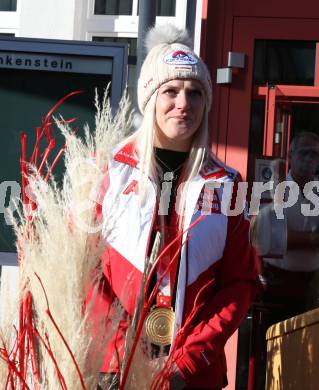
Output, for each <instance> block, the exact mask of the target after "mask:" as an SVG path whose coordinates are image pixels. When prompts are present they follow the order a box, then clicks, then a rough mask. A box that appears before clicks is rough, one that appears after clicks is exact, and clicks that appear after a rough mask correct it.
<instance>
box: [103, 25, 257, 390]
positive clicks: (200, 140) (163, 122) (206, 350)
mask: <svg viewBox="0 0 319 390" xmlns="http://www.w3.org/2000/svg"><path fill="white" fill-rule="evenodd" d="M147 47H148V55H147V57H146V59H145V62H144V64H143V66H142V69H141V73H140V78H139V81H138V87H137V94H138V102H139V108H140V110H141V112H142V114H143V121H142V124H141V127H140V129H139V130H138V131H136V133H134V134H133V135H132V136H131V137H130V138H129V139H127V140H125V141H124V142H123V143H122V144H121V145H120V146H119V147H118V148H117V150H116V151H115V152H114V155H113V158H112V160H111V161H110V163H109V166H108V178H107V186H106V188H105V195H104V200H103V204H102V218H104V219H105V220H106V221H107V220H108V219H109V217H110V213H112V212H113V213H114V205H115V206H116V207H115V208H116V217H115V218H113V219H114V220H115V222H114V229H113V234H112V240H110V241H109V242H108V244H107V248H106V250H105V254H104V256H103V259H102V267H103V270H104V277H105V281H104V285H103V286H104V287H103V290H100V296H101V299H102V300H103V302H104V304H105V306H104V307H109V306H110V304H111V303H112V302H113V300H114V299H117V300H118V301H119V302H120V304H121V306H122V307H123V311H124V314H125V315H124V318H125V319H124V320H123V321H121V323H120V326H119V327H118V330H117V332H116V333H115V335H114V337H113V339H112V341H111V342H110V343H109V344H108V347H107V350H106V353H105V359H104V364H103V367H102V369H101V372H102V373H106V374H107V375H104V376H103V375H102V377H101V378H104V380H105V382H109V381H110V378H111V379H112V380H113V383H115V382H116V381H114V379H115V378H118V377H119V374H117V373H118V372H119V371H120V370H121V368H122V367H123V360H126V363H127V360H128V359H127V351H125V344H124V343H125V335H126V332H127V328H128V327H129V326H130V325H131V322H132V319H133V318H134V321H137V329H139V324H140V322H143V326H144V330H143V336H141V337H144V338H146V341H147V342H148V343H149V344H150V345H151V346H152V348H153V351H152V354H151V358H156V357H157V356H158V353H159V350H160V351H161V352H160V353H161V354H164V356H165V355H167V357H166V359H165V360H166V362H167V364H166V365H165V367H164V369H163V375H162V377H163V378H164V377H165V378H166V379H167V381H168V382H169V383H170V387H171V388H172V389H182V388H185V389H192V388H196V389H221V388H222V387H223V386H225V385H226V384H227V376H226V360H225V354H224V345H225V343H226V341H227V339H228V338H229V337H230V336H231V334H232V333H233V332H234V331H235V330H236V329H237V328H238V326H239V324H240V322H241V320H242V319H243V318H244V316H245V315H246V312H247V310H248V309H249V306H250V304H251V302H252V299H253V296H254V290H255V280H256V271H255V260H254V252H253V251H252V249H251V247H250V245H249V242H248V230H249V223H248V221H247V220H246V219H245V218H244V216H243V215H242V214H240V215H237V216H227V215H226V214H225V213H223V212H222V209H221V199H222V193H223V188H222V187H223V184H224V183H226V182H235V183H236V182H237V181H238V178H237V173H236V171H234V170H233V169H230V168H228V167H226V166H224V165H222V164H221V163H220V162H218V161H217V160H216V159H214V157H213V156H212V154H211V152H210V146H209V129H208V120H207V118H208V112H209V110H210V107H211V103H212V93H211V79H210V75H209V72H208V70H207V67H206V65H205V64H204V63H203V61H202V60H201V59H200V58H199V57H198V56H197V55H196V54H195V53H194V52H193V50H192V49H191V48H190V46H189V41H188V37H187V34H186V33H185V32H184V31H179V30H177V29H176V28H174V27H172V26H164V27H162V28H154V29H152V30H151V31H150V32H149V34H148V38H147ZM216 184H217V185H216ZM213 187H214V188H213ZM215 187H216V188H215ZM112 210H113V211H112ZM113 217H114V215H113ZM157 232H159V233H160V237H161V243H160V248H159V252H158V253H159V255H158V261H156V262H155V265H154V266H153V267H147V266H146V264H147V263H148V261H149V257H150V255H151V252H152V247H153V244H154V241H155V237H156V236H158V235H156V233H157ZM183 232H184V234H183ZM169 244H171V245H170V246H169V247H168V245H169ZM165 248H166V249H165ZM163 251H164V253H163ZM150 269H151V271H150ZM145 280H146V285H145ZM128 281H129V288H128V289H125V285H127V284H128ZM146 286H147V287H146ZM141 288H142V289H143V288H144V289H146V288H147V291H143V293H142V294H141ZM149 297H152V302H151V305H149V306H148V307H147V310H148V312H147V313H145V300H147V299H148V298H149ZM141 299H142V300H144V302H142V305H141ZM143 304H144V305H143ZM141 306H142V307H143V309H142V310H140V309H138V308H139V307H141ZM146 306H147V305H146ZM138 310H139V311H138ZM143 310H144V311H143ZM136 316H137V317H138V318H136ZM133 344H134V343H133ZM168 362H170V364H168ZM102 382H103V380H102V381H101V387H103V386H105V388H106V386H107V385H106V384H104V385H103V383H102ZM157 383H158V384H159V383H161V382H160V380H159V379H158V378H157ZM163 383H164V382H162V384H161V385H159V386H162V387H161V388H163V386H166V385H165V384H163ZM117 386H118V384H115V385H113V387H114V388H117Z"/></svg>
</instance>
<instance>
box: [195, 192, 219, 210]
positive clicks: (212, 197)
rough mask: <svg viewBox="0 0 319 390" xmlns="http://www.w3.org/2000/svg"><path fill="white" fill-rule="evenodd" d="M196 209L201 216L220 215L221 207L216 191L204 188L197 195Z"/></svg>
mask: <svg viewBox="0 0 319 390" xmlns="http://www.w3.org/2000/svg"><path fill="white" fill-rule="evenodd" d="M197 209H198V211H200V212H201V214H203V215H210V214H220V213H221V205H220V200H219V196H218V194H217V191H216V189H212V188H209V186H207V187H206V186H205V187H204V188H203V189H202V192H201V193H200V195H199V198H198V202H197Z"/></svg>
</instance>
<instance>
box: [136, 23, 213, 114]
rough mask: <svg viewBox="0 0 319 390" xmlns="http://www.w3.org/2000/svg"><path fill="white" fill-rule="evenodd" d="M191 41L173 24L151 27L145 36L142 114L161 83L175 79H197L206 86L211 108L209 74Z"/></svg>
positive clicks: (140, 98)
mask: <svg viewBox="0 0 319 390" xmlns="http://www.w3.org/2000/svg"><path fill="white" fill-rule="evenodd" d="M190 44H191V41H190V38H189V36H188V33H187V31H185V30H180V29H178V28H177V27H175V26H173V25H162V26H158V27H153V28H152V29H150V30H149V32H148V33H147V35H146V39H145V46H146V48H147V51H148V54H147V56H146V58H145V60H144V63H143V65H142V68H141V73H140V77H139V79H138V88H137V98H138V105H139V109H140V111H141V112H142V113H144V110H145V107H146V105H147V103H148V101H149V99H150V98H151V96H152V95H153V93H154V92H155V91H156V90H157V89H158V88H159V87H160V86H161V85H162V84H164V83H166V82H167V81H169V80H174V79H194V80H198V81H199V82H200V83H201V84H202V86H203V88H204V91H205V94H206V104H207V109H208V111H209V109H210V107H211V103H212V83H211V78H210V74H209V71H208V69H207V66H206V64H205V63H204V62H203V61H202V60H201V58H199V57H198V56H197V55H196V54H195V53H194V51H193V50H192V49H191V48H190Z"/></svg>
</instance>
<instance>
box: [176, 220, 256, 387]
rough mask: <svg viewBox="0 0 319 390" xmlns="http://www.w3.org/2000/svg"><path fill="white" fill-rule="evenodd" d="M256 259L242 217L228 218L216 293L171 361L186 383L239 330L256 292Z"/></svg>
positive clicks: (219, 355)
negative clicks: (173, 361) (174, 363)
mask: <svg viewBox="0 0 319 390" xmlns="http://www.w3.org/2000/svg"><path fill="white" fill-rule="evenodd" d="M256 279H257V271H256V256H255V251H254V250H253V248H252V247H251V245H250V244H249V221H248V220H246V219H245V217H244V215H243V214H241V215H239V216H233V217H228V228H227V240H226V246H225V249H224V254H223V258H222V260H221V268H220V272H219V274H218V280H217V286H218V287H217V289H216V293H215V294H214V296H213V297H212V299H211V300H210V301H208V302H206V303H205V305H204V308H203V310H202V311H201V312H200V313H199V317H197V318H196V323H197V325H196V326H195V327H194V328H192V329H191V331H190V333H187V331H186V334H187V336H186V338H185V339H184V342H183V343H182V346H178V347H177V349H176V351H175V353H174V355H173V358H174V360H175V361H176V364H177V366H178V367H179V369H180V371H181V374H182V376H183V377H184V379H185V380H186V382H187V381H188V380H189V379H190V378H191V377H192V376H193V375H194V374H195V373H199V372H200V371H201V370H202V369H204V368H207V366H211V365H213V364H214V361H215V360H216V359H220V358H221V356H222V353H223V349H224V346H225V343H226V341H227V339H228V338H229V337H230V336H231V335H232V333H233V332H234V331H235V330H236V329H237V328H238V327H239V325H240V322H241V321H242V320H243V318H244V317H245V316H246V313H247V311H248V309H249V307H250V305H251V302H252V300H253V298H254V295H255V289H256Z"/></svg>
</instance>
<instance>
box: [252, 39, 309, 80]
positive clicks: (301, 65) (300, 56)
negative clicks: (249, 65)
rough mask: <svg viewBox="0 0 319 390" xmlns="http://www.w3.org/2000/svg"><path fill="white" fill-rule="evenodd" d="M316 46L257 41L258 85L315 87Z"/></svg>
mask: <svg viewBox="0 0 319 390" xmlns="http://www.w3.org/2000/svg"><path fill="white" fill-rule="evenodd" d="M315 56H316V42H311V41H284V40H263V39H260V40H257V41H256V43H255V61H254V84H256V85H262V84H266V83H269V84H292V85H314V74H315Z"/></svg>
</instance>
